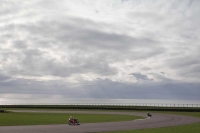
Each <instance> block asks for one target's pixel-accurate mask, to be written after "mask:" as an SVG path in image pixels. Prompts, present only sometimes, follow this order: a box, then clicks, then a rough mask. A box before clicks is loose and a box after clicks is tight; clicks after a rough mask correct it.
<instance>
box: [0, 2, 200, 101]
mask: <svg viewBox="0 0 200 133" xmlns="http://www.w3.org/2000/svg"><path fill="white" fill-rule="evenodd" d="M199 5H200V1H199V0H57V1H55V0H31V1H25V0H24V1H21V0H20V2H19V0H2V1H1V2H0V100H5V99H18V98H24V99H32V100H36V99H37V100H38V99H41V98H48V99H62V98H63V99H64V98H101V99H170V100H172V99H174V100H200V52H199V51H200V26H199V24H200V17H199V16H200V8H199Z"/></svg>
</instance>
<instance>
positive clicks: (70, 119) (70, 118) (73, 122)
mask: <svg viewBox="0 0 200 133" xmlns="http://www.w3.org/2000/svg"><path fill="white" fill-rule="evenodd" d="M69 121H70V122H72V124H75V121H74V118H73V117H72V116H70V117H69Z"/></svg>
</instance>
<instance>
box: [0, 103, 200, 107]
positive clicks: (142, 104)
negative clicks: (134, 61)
mask: <svg viewBox="0 0 200 133" xmlns="http://www.w3.org/2000/svg"><path fill="white" fill-rule="evenodd" d="M0 105H91V106H92V105H93V106H152V107H200V104H172V103H171V104H170V103H0Z"/></svg>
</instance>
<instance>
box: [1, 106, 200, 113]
mask: <svg viewBox="0 0 200 133" xmlns="http://www.w3.org/2000/svg"><path fill="white" fill-rule="evenodd" d="M0 108H2V109H3V108H30V109H36V108H37V109H90V110H101V109H103V110H136V111H187V112H200V108H199V107H153V106H114V105H112V106H108V105H98V106H95V105H0Z"/></svg>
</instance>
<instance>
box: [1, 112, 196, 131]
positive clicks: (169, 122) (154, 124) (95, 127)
mask: <svg viewBox="0 0 200 133" xmlns="http://www.w3.org/2000/svg"><path fill="white" fill-rule="evenodd" d="M15 112H16V111H15ZM17 112H30V110H29V111H26V110H23V111H17ZM32 112H47V111H32ZM48 112H51V113H85V114H126V115H138V116H145V117H146V114H145V113H140V112H100V111H99V112H97V111H93V112H92V111H48ZM196 122H200V119H199V118H195V117H189V116H181V115H171V114H153V117H151V118H146V119H141V120H133V121H125V122H106V123H88V124H81V125H79V126H76V125H74V126H70V125H67V124H62V125H34V126H1V127H0V133H94V132H103V131H117V130H133V129H145V128H159V127H168V126H178V125H184V124H192V123H196Z"/></svg>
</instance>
